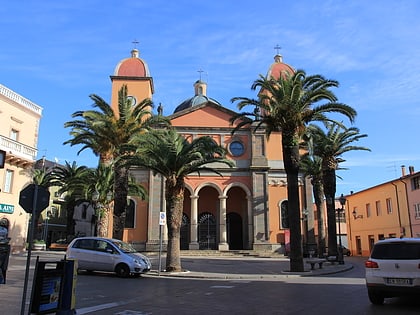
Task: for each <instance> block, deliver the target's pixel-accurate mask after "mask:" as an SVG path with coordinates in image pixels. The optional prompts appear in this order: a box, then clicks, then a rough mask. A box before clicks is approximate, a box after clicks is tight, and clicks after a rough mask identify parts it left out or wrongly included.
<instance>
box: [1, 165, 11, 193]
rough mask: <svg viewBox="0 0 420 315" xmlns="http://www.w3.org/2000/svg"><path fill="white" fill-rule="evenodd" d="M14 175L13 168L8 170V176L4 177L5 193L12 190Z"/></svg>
mask: <svg viewBox="0 0 420 315" xmlns="http://www.w3.org/2000/svg"><path fill="white" fill-rule="evenodd" d="M13 175H14V172H13V171H12V170H6V178H5V179H4V189H3V191H4V192H5V193H11V192H12V185H13Z"/></svg>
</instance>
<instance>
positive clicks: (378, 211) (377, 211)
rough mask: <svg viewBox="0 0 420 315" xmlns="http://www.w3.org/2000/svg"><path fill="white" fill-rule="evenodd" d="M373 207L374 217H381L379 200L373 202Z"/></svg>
mask: <svg viewBox="0 0 420 315" xmlns="http://www.w3.org/2000/svg"><path fill="white" fill-rule="evenodd" d="M375 207H376V215H377V216H378V217H379V216H380V215H382V210H381V202H380V201H379V200H377V201H376V202H375Z"/></svg>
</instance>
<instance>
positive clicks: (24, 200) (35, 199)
mask: <svg viewBox="0 0 420 315" xmlns="http://www.w3.org/2000/svg"><path fill="white" fill-rule="evenodd" d="M35 192H36V194H35ZM34 204H35V213H36V214H39V213H41V211H42V210H44V209H45V208H46V207H48V205H49V204H50V192H49V191H48V189H47V188H45V187H44V186H39V185H35V184H30V185H28V186H26V187H25V188H24V189H22V190H21V191H20V195H19V205H21V206H22V208H23V209H24V210H25V211H26V212H27V213H32V211H33V207H34Z"/></svg>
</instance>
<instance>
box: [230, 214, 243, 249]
mask: <svg viewBox="0 0 420 315" xmlns="http://www.w3.org/2000/svg"><path fill="white" fill-rule="evenodd" d="M227 241H228V244H229V249H233V250H235V249H236V250H238V249H243V248H244V245H243V244H244V240H243V230H242V218H241V216H240V215H239V214H237V213H235V212H230V213H228V214H227Z"/></svg>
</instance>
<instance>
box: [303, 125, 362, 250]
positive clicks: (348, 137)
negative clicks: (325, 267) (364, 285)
mask: <svg viewBox="0 0 420 315" xmlns="http://www.w3.org/2000/svg"><path fill="white" fill-rule="evenodd" d="M325 127H326V129H327V130H326V131H324V130H323V129H322V128H320V127H319V126H315V125H313V126H311V129H312V130H311V134H312V136H313V143H314V155H316V156H319V157H320V158H321V160H322V184H323V187H324V195H325V200H326V201H327V222H328V223H327V224H328V255H329V256H337V257H338V250H337V227H336V216H335V212H336V210H335V193H336V177H337V176H336V170H338V169H339V164H340V163H342V162H345V160H344V159H343V158H342V157H341V156H342V155H343V154H344V153H346V152H349V151H355V150H364V151H370V149H369V148H366V147H362V146H355V145H352V143H353V142H355V141H359V140H360V139H362V138H365V137H367V135H366V134H360V131H359V129H358V128H356V127H350V128H346V127H344V126H343V125H342V124H338V123H325ZM341 169H343V168H341Z"/></svg>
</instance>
